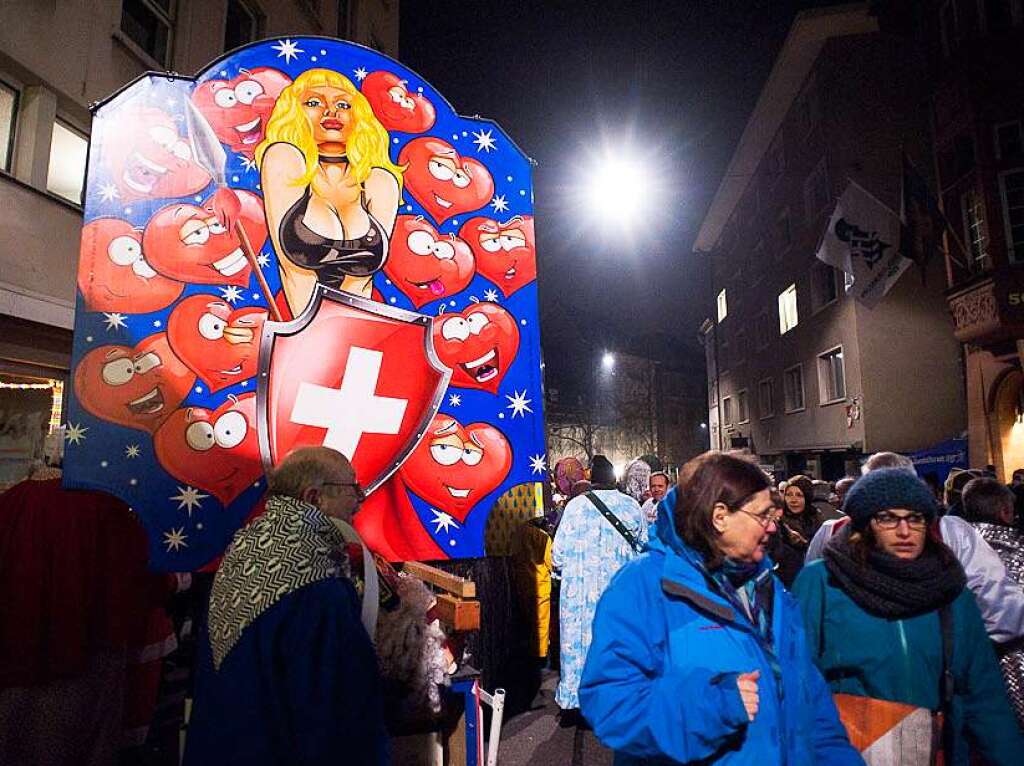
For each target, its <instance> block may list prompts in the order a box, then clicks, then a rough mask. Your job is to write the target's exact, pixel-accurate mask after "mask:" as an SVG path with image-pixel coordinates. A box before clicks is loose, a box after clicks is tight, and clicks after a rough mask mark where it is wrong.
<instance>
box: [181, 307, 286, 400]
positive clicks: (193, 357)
mask: <svg viewBox="0 0 1024 766" xmlns="http://www.w3.org/2000/svg"><path fill="white" fill-rule="evenodd" d="M267 316H268V312H267V310H266V309H263V308H259V307H258V306H248V307H246V308H240V309H235V308H232V307H231V306H230V305H228V304H227V303H226V302H225V301H223V300H221V299H220V298H218V297H217V296H215V295H190V296H189V297H188V298H186V299H185V300H183V301H181V303H179V304H178V305H177V306H175V307H174V311H172V312H171V315H170V317H168V319H167V339H168V340H169V341H170V344H171V348H172V349H173V350H174V353H175V354H177V355H178V358H180V359H181V361H183V362H184V363H185V364H186V365H188V367H189V368H190V369H191V370H193V371H194V372H195V373H196V375H198V376H199V379H200V380H202V381H203V382H204V383H206V385H207V386H209V388H210V390H211V391H219V390H220V389H222V388H225V387H226V386H230V385H233V384H235V383H238V382H239V381H242V380H245V379H246V378H251V377H253V376H254V375H255V374H256V367H257V363H258V361H259V351H260V337H261V333H262V332H263V323H264V322H266V321H267Z"/></svg>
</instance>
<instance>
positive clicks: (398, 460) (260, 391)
mask: <svg viewBox="0 0 1024 766" xmlns="http://www.w3.org/2000/svg"><path fill="white" fill-rule="evenodd" d="M325 298H326V299H327V300H331V301H334V302H336V303H342V304H344V305H347V306H351V307H352V308H357V309H360V310H362V311H366V312H367V313H370V314H377V315H378V316H384V317H387V318H389V319H395V320H398V321H400V322H405V323H407V324H415V325H420V326H422V327H423V330H424V332H423V346H424V352H425V353H426V357H427V361H428V363H429V364H430V366H431V367H432V368H433V369H434V370H435V371H436V372H437V373H438V374H439V375H440V380H439V381H438V384H437V386H435V389H434V395H433V396H432V397H431V400H430V404H429V406H428V407H427V408H426V410H425V412H424V415H423V417H422V418H421V419H420V421H419V422H418V423H417V424H416V428H415V429H414V431H415V432H414V433H413V435H412V436H411V437H409V439H407V440H406V442H405V444H403V445H402V447H401V448H400V449H399V451H398V453H397V455H396V457H395V460H394V462H393V463H392V464H391V465H390V466H389V467H388V468H387V469H386V470H385V471H383V472H382V473H381V474H380V476H378V477H376V478H375V479H374V480H373V481H371V482H370V483H369V484H367V485H366V486H364V487H363V491H364V492H365V493H366V494H367V495H369V494H370V493H371V492H373V491H374V490H375V489H377V487H379V486H380V485H381V484H383V483H384V482H385V481H387V480H388V479H389V478H391V476H392V475H393V474H394V473H395V471H397V470H398V469H399V467H401V465H402V463H404V462H405V460H406V458H408V457H409V455H410V454H411V453H412V451H413V450H414V449H415V448H416V445H417V444H419V443H420V440H421V439H423V437H424V435H425V434H426V432H427V426H429V425H430V421H431V420H433V419H434V416H435V415H436V414H437V412H438V410H439V409H441V402H442V401H443V400H444V395H445V393H446V392H447V390H448V384H449V382H451V377H452V369H451V368H450V367H448V366H446V365H445V364H444V363H442V362H441V360H440V358H439V357H438V356H437V352H436V350H435V349H434V338H433V334H432V333H431V331H430V327H431V317H429V316H427V315H426V314H420V313H418V312H415V311H408V310H407V309H401V308H398V307H397V306H390V305H388V304H386V303H378V302H377V301H373V300H370V299H369V298H363V297H361V296H358V295H352V294H351V293H346V292H343V291H341V290H335V289H334V288H331V287H326V286H325V285H320V284H318V285H317V286H316V289H315V290H314V292H313V296H312V297H311V298H310V300H309V303H308V304H306V308H305V309H303V310H302V313H301V314H299V315H298V316H297V317H295V318H294V319H292V320H290V321H287V322H275V321H273V320H267V321H266V322H264V324H263V332H262V335H261V337H260V357H259V360H260V367H259V378H258V380H257V384H256V420H257V423H256V432H257V436H258V440H259V445H260V458H261V459H262V461H263V470H264V472H265V473H269V472H270V471H271V470H272V469H273V467H274V464H273V458H272V454H271V449H270V418H269V416H270V413H269V411H268V407H269V396H270V391H269V386H270V369H269V368H270V359H271V355H272V354H273V351H274V341H275V340H276V339H277V338H278V337H279V336H291V335H297V334H298V333H299V332H301V331H302V330H304V329H305V328H306V327H307V326H308V325H309V324H310V322H312V321H313V319H314V317H315V316H316V315H317V313H318V312H319V311H320V305H321V304H322V303H323V301H324V299H325Z"/></svg>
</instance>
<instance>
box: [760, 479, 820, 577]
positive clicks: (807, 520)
mask: <svg viewBox="0 0 1024 766" xmlns="http://www.w3.org/2000/svg"><path fill="white" fill-rule="evenodd" d="M782 499H783V513H782V518H781V519H780V520H779V531H778V534H776V535H775V537H774V538H773V540H772V547H771V551H770V553H771V556H772V558H773V559H774V560H775V563H776V564H778V569H777V570H776V574H778V576H779V579H781V580H782V582H783V583H784V584H785V586H786V587H787V588H789V587H791V586H792V585H793V581H794V580H795V579H796V576H797V575H798V574H800V569H801V568H802V567H803V565H804V557H805V556H806V555H807V546H808V545H809V544H810V542H811V539H812V538H813V537H814V534H815V533H816V532H817V531H818V528H819V527H820V526H821V522H822V521H823V517H822V515H821V511H819V510H818V508H817V507H816V506H815V505H814V503H813V502H812V501H813V500H814V484H813V482H811V480H810V479H809V478H807V477H806V476H803V475H801V474H798V475H796V476H794V477H793V478H791V479H790V480H789V481H787V482H786V491H785V492H784V493H783V495H782Z"/></svg>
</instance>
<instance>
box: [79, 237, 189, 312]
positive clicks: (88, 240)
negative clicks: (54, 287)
mask: <svg viewBox="0 0 1024 766" xmlns="http://www.w3.org/2000/svg"><path fill="white" fill-rule="evenodd" d="M78 289H79V291H80V292H81V293H82V298H84V299H85V307H86V308H87V309H88V310H89V311H118V312H122V311H123V312H124V313H126V314H145V313H148V312H150V311H159V310H160V309H162V308H165V307H167V306H170V305H171V304H172V303H174V301H175V300H176V299H177V297H178V296H179V295H181V291H182V290H184V289H185V285H183V284H182V283H181V282H178V281H176V280H173V279H168V278H167V277H165V276H162V275H160V274H157V273H156V271H154V270H153V267H152V266H150V265H149V263H148V262H147V261H146V258H145V256H144V255H143V254H142V231H141V230H139V229H136V228H133V227H132V225H131V224H130V223H128V222H127V221H122V220H121V219H120V218H97V219H95V220H93V221H90V222H89V223H87V224H86V225H85V226H83V227H82V247H81V250H80V251H79V259H78Z"/></svg>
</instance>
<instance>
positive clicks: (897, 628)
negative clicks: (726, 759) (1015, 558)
mask: <svg viewBox="0 0 1024 766" xmlns="http://www.w3.org/2000/svg"><path fill="white" fill-rule="evenodd" d="M793 595H795V596H796V598H797V600H798V601H799V602H800V609H801V610H802V611H803V615H804V624H805V625H806V627H807V643H808V646H809V647H810V650H811V656H812V657H813V658H814V661H815V662H816V663H817V665H818V667H819V668H821V672H822V673H823V674H824V676H825V680H826V681H828V683H829V686H830V687H831V689H832V691H833V692H834V693H845V694H854V695H857V696H861V697H873V698H875V699H884V700H889V701H892V702H903V703H905V704H908V705H916V706H919V707H926V708H930V709H932V710H938V708H939V676H940V675H941V672H942V632H941V629H940V627H939V615H938V612H937V611H935V612H929V613H928V614H924V615H921V616H919V617H912V618H909V619H905V620H888V619H885V618H882V617H875V616H873V615H870V614H868V613H867V612H865V611H864V610H863V609H861V608H860V607H859V606H857V604H855V603H854V602H853V600H852V599H851V598H850V597H849V596H847V595H846V593H845V592H844V591H842V590H841V589H840V588H839V587H838V585H837V584H836V582H835V580H833V579H832V577H831V576H830V575H829V573H828V570H827V569H826V568H825V562H824V561H815V562H813V563H811V564H808V565H807V566H805V567H804V569H803V571H801V572H800V575H799V576H798V577H797V579H796V582H795V583H794V584H793ZM952 609H953V662H952V665H953V667H952V670H953V678H954V685H953V688H954V697H953V706H952V716H951V718H952V726H953V727H954V729H953V730H954V732H955V734H956V742H957V748H956V752H955V754H954V757H953V759H952V761H950V760H949V759H948V758H947V760H946V763H953V764H957V765H959V764H967V763H968V762H969V756H968V745H967V740H966V739H965V736H964V735H965V734H968V735H970V738H971V741H972V742H975V743H977V744H976V747H977V750H978V751H979V752H980V753H981V754H982V755H983V756H984V757H985V758H986V759H987V760H988V762H990V763H991V764H992V765H993V766H1020V764H1021V763H1024V735H1022V734H1021V731H1020V728H1019V727H1018V724H1017V719H1016V718H1015V717H1014V714H1013V711H1012V709H1011V708H1010V703H1009V701H1008V700H1007V697H1006V687H1005V686H1004V684H1003V677H1002V675H1001V673H1000V672H999V665H998V664H997V662H996V656H995V652H994V650H993V649H992V645H991V643H990V641H989V638H988V635H987V634H986V633H985V626H984V624H983V623H982V621H981V614H980V612H979V611H978V605H977V604H976V603H975V601H974V596H973V595H971V592H970V591H969V590H968V589H967V588H964V590H963V592H962V593H961V594H960V595H959V596H958V597H957V599H956V600H955V601H954V602H953V606H952Z"/></svg>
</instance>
